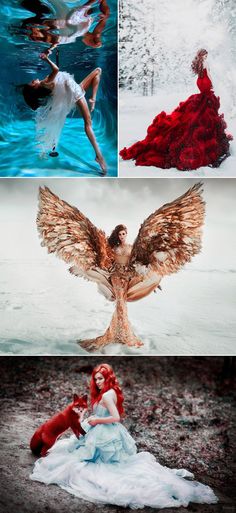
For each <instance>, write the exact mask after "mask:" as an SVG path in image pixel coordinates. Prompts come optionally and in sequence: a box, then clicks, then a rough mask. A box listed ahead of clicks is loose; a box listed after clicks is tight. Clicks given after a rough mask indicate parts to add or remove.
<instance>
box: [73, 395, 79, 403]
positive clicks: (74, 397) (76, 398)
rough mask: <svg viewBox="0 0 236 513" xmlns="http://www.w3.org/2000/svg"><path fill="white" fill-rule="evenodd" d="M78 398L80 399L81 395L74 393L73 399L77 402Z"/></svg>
mask: <svg viewBox="0 0 236 513" xmlns="http://www.w3.org/2000/svg"><path fill="white" fill-rule="evenodd" d="M78 399H79V396H78V395H77V394H74V395H73V401H74V402H75V401H77V400H78Z"/></svg>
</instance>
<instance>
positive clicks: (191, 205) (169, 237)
mask: <svg viewBox="0 0 236 513" xmlns="http://www.w3.org/2000/svg"><path fill="white" fill-rule="evenodd" d="M202 192H203V190H202V184H201V183H198V184H195V185H194V186H193V187H192V188H191V189H189V190H188V191H187V192H186V193H185V194H183V195H182V196H180V197H179V198H177V199H176V200H174V201H172V202H171V203H167V204H166V205H163V207H161V208H159V209H158V210H156V212H154V213H153V214H151V215H150V216H149V217H148V218H147V219H146V220H145V221H144V223H143V224H142V225H141V227H140V230H139V233H138V236H137V238H136V240H135V242H134V245H133V249H132V253H131V257H130V263H131V264H136V265H137V267H139V266H140V265H141V266H146V267H148V268H149V269H150V270H153V271H155V272H157V273H158V274H159V275H160V276H165V275H166V274H171V273H175V272H177V271H178V270H179V269H180V268H181V267H182V266H183V265H184V264H185V263H186V262H190V260H191V258H192V257H193V256H194V255H196V254H197V253H199V251H200V249H201V238H202V225H203V222H204V214H205V202H204V201H203V198H202Z"/></svg>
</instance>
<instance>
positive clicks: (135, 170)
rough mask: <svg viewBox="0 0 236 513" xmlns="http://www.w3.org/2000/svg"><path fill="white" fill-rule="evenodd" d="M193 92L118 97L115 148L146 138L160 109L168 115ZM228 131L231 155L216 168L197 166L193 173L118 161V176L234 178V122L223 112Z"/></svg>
mask: <svg viewBox="0 0 236 513" xmlns="http://www.w3.org/2000/svg"><path fill="white" fill-rule="evenodd" d="M195 92H197V91H192V90H189V91H187V92H186V94H185V95H184V94H183V93H182V94H180V93H173V94H170V93H169V94H168V93H165V92H163V91H162V92H160V93H159V94H158V95H157V96H148V97H147V96H136V95H135V94H134V93H132V92H130V91H125V92H124V91H121V90H120V94H119V149H122V148H124V146H126V147H128V146H131V145H132V144H133V143H135V142H136V141H139V140H142V139H144V138H145V136H146V131H147V128H148V126H149V125H150V124H151V123H152V120H153V119H154V117H155V116H156V115H157V114H159V113H160V112H161V111H162V110H164V111H166V112H167V113H171V112H172V111H173V110H174V109H175V108H176V107H177V106H178V104H179V102H180V101H184V100H185V99H187V98H188V96H190V95H191V94H195ZM225 120H226V122H227V125H228V129H227V130H228V132H229V133H231V134H232V135H233V136H234V141H233V142H231V144H230V151H231V156H230V158H228V159H226V160H225V161H224V162H223V163H222V165H221V166H220V168H218V169H212V168H209V167H201V168H199V169H196V170H195V171H178V170H177V169H174V168H172V169H160V168H156V167H152V166H135V164H134V162H133V161H132V160H126V161H123V160H122V159H121V158H120V161H119V176H120V177H123V178H126V177H130V178H136V177H139V178H141V177H145V178H150V177H158V178H176V177H181V178H183V177H184V178H191V177H194V178H197V177H202V178H203V177H204V178H219V177H223V178H227V177H236V119H230V114H228V115H227V114H226V113H225Z"/></svg>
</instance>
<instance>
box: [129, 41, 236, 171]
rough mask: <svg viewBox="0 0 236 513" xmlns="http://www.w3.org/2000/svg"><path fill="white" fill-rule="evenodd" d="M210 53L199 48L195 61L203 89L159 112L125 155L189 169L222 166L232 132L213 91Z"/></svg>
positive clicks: (143, 162) (147, 163) (142, 163)
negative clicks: (172, 107) (208, 63)
mask: <svg viewBox="0 0 236 513" xmlns="http://www.w3.org/2000/svg"><path fill="white" fill-rule="evenodd" d="M207 55H208V52H207V50H205V49H201V50H199V51H198V52H197V54H196V57H195V58H194V60H193V62H192V65H191V68H192V71H193V73H195V74H196V75H197V76H198V78H197V86H198V88H199V90H200V93H198V94H193V95H192V96H190V97H189V98H188V99H187V100H186V101H185V102H181V103H180V104H179V106H178V107H177V108H176V109H175V110H174V111H173V112H172V113H171V114H166V113H165V112H164V111H162V112H161V113H160V114H158V115H157V116H156V117H155V119H154V120H153V122H152V124H151V125H150V126H149V127H148V130H147V136H146V137H145V139H143V140H142V141H139V142H136V143H135V144H133V145H132V146H130V147H129V148H124V149H123V150H121V152H120V155H121V157H122V159H124V160H129V159H133V160H135V164H136V166H156V167H159V168H163V169H168V168H171V167H173V168H177V169H179V170H181V171H187V170H192V169H197V168H199V167H202V166H210V167H219V166H220V164H221V162H222V161H223V160H224V159H225V158H227V157H228V156H229V155H230V152H229V141H230V140H232V136H231V135H229V134H226V132H225V129H226V123H225V121H224V115H223V114H219V112H218V111H219V108H220V99H219V97H216V96H215V94H214V91H213V86H212V81H211V77H210V74H209V68H208V66H207V63H206V59H207Z"/></svg>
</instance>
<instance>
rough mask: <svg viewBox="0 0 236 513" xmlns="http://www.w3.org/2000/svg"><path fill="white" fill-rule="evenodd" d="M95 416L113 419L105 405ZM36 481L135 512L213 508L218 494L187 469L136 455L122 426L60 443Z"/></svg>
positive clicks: (38, 466) (100, 427)
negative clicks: (195, 505) (198, 506)
mask: <svg viewBox="0 0 236 513" xmlns="http://www.w3.org/2000/svg"><path fill="white" fill-rule="evenodd" d="M95 413H96V416H98V417H106V416H109V415H110V413H109V411H108V410H107V409H106V408H104V407H103V406H101V405H98V406H97V407H96V408H95ZM30 477H31V479H32V480H34V481H40V482H42V483H45V484H47V485H48V484H52V483H54V484H57V485H58V486H60V487H61V488H63V489H64V490H66V491H67V492H69V493H71V494H73V495H75V496H76V497H79V498H82V499H85V500H88V501H90V502H94V503H98V504H115V505H118V506H124V507H130V508H132V509H139V508H143V507H144V506H150V507H153V508H167V507H169V508H171V507H176V508H177V507H180V506H188V504H189V503H190V502H196V503H200V504H204V503H206V504H214V503H216V502H217V500H218V499H217V497H216V496H215V494H214V492H213V490H212V489H211V488H210V487H209V486H205V485H203V484H201V483H198V482H197V481H189V480H188V479H186V478H193V474H191V473H190V472H188V471H187V470H184V469H179V470H177V469H170V468H167V467H163V466H162V465H160V464H159V463H158V462H157V461H156V459H155V457H154V456H153V455H152V454H150V453H149V452H139V453H137V449H136V445H135V442H134V440H133V438H132V437H131V436H130V434H129V433H128V431H127V429H126V428H125V427H124V426H123V425H122V424H120V423H119V422H117V423H113V424H97V425H96V426H95V427H91V428H90V429H89V431H88V432H87V433H86V434H85V435H84V436H81V437H80V438H79V439H77V438H76V436H75V435H72V436H71V437H70V438H66V439H63V440H59V441H57V442H56V444H55V445H54V447H52V449H51V450H50V451H49V453H48V455H47V456H46V457H44V458H40V459H39V460H38V461H36V463H35V466H34V469H33V473H32V475H31V476H30Z"/></svg>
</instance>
